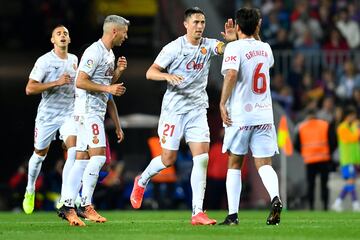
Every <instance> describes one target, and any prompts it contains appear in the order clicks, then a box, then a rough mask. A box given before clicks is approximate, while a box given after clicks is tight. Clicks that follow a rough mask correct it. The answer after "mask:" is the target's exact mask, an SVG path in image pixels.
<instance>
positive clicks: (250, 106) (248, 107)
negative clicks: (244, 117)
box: [244, 103, 253, 112]
mask: <svg viewBox="0 0 360 240" xmlns="http://www.w3.org/2000/svg"><path fill="white" fill-rule="evenodd" d="M244 109H245V111H246V112H251V111H252V110H253V106H252V105H251V104H250V103H248V104H246V105H245V106H244Z"/></svg>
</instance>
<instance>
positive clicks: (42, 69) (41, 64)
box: [29, 57, 47, 82]
mask: <svg viewBox="0 0 360 240" xmlns="http://www.w3.org/2000/svg"><path fill="white" fill-rule="evenodd" d="M46 70H47V64H46V61H45V59H44V58H42V57H41V58H38V60H36V62H35V65H34V67H33V69H32V70H31V72H30V76H29V78H30V79H32V80H35V81H38V82H42V80H43V79H44V78H45V75H46Z"/></svg>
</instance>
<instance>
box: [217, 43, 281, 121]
mask: <svg viewBox="0 0 360 240" xmlns="http://www.w3.org/2000/svg"><path fill="white" fill-rule="evenodd" d="M273 64H274V57H273V53H272V50H271V48H270V45H269V44H267V43H264V42H261V41H257V40H255V39H253V38H251V39H240V40H237V41H234V42H231V43H229V44H227V46H226V49H225V53H224V58H223V62H222V68H221V73H222V74H223V75H224V76H225V75H226V72H227V70H229V69H233V70H236V71H237V72H238V79H237V82H236V85H235V87H234V89H233V91H232V94H231V96H230V98H229V99H228V102H227V106H228V113H229V117H230V118H231V120H232V121H233V125H234V126H250V125H259V124H266V123H273V122H274V118H273V109H272V100H271V94H270V74H269V69H270V67H272V65H273Z"/></svg>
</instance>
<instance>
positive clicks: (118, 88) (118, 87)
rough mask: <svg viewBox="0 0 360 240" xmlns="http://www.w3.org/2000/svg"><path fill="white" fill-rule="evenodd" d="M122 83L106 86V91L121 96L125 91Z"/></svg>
mask: <svg viewBox="0 0 360 240" xmlns="http://www.w3.org/2000/svg"><path fill="white" fill-rule="evenodd" d="M123 85H124V83H117V84H112V85H110V86H108V92H109V93H111V94H112V95H115V96H121V95H123V94H124V93H125V91H126V87H125V86H123Z"/></svg>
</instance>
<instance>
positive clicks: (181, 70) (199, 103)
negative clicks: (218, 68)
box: [154, 35, 222, 114]
mask: <svg viewBox="0 0 360 240" xmlns="http://www.w3.org/2000/svg"><path fill="white" fill-rule="evenodd" d="M220 44H222V42H219V41H218V40H216V39H210V38H202V39H201V42H200V44H199V45H198V46H194V45H192V44H191V43H189V42H188V41H187V39H186V36H185V35H184V36H181V37H179V38H177V39H176V40H174V41H172V42H170V43H168V44H167V45H166V46H165V47H164V48H163V49H162V50H161V52H160V53H159V55H158V56H157V58H156V59H155V61H154V63H155V64H157V65H159V66H160V67H162V68H164V69H166V70H167V72H168V73H169V74H176V75H180V76H182V77H183V78H184V80H183V81H182V83H181V84H179V85H176V86H172V85H171V84H168V85H167V90H166V93H165V95H164V98H163V102H162V107H161V111H162V112H170V113H175V114H181V113H187V112H189V111H191V110H192V109H196V108H197V109H198V108H207V107H208V96H207V93H206V90H205V89H206V85H207V81H208V79H207V78H208V74H209V67H210V61H211V57H212V56H214V55H217V54H218V50H217V49H218V47H219V46H220Z"/></svg>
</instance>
